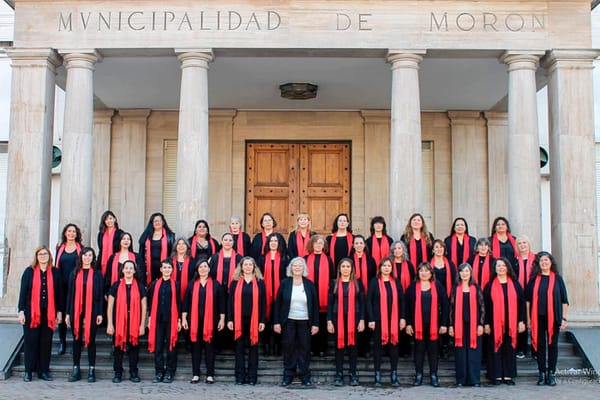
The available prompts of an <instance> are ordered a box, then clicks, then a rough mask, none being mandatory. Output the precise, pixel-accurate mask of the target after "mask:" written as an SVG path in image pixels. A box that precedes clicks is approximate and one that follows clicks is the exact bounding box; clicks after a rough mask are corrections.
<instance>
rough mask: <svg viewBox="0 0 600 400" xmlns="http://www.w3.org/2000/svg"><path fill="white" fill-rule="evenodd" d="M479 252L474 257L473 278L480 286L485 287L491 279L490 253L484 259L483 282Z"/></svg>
mask: <svg viewBox="0 0 600 400" xmlns="http://www.w3.org/2000/svg"><path fill="white" fill-rule="evenodd" d="M479 264H480V263H479V253H477V255H475V258H474V259H473V279H475V282H477V284H478V285H479V286H480V287H485V286H486V285H487V284H488V282H489V281H490V255H489V254H488V255H487V256H485V260H483V266H482V268H483V271H481V282H479Z"/></svg>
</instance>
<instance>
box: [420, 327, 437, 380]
mask: <svg viewBox="0 0 600 400" xmlns="http://www.w3.org/2000/svg"><path fill="white" fill-rule="evenodd" d="M438 348H439V342H438V340H431V339H430V337H429V326H428V325H423V340H418V339H415V370H416V372H417V374H422V373H423V365H424V364H425V353H427V360H428V361H429V373H430V374H437V371H438Z"/></svg>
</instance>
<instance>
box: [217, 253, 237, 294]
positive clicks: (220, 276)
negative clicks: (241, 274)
mask: <svg viewBox="0 0 600 400" xmlns="http://www.w3.org/2000/svg"><path fill="white" fill-rule="evenodd" d="M224 259H225V255H224V253H223V249H221V251H219V256H218V257H217V282H219V283H220V284H221V285H223V286H225V287H227V288H228V287H229V286H231V281H232V280H233V273H234V272H235V250H231V258H230V259H229V276H228V277H227V283H224V282H223V269H224V268H223V260H224ZM232 261H233V263H234V265H231V262H232Z"/></svg>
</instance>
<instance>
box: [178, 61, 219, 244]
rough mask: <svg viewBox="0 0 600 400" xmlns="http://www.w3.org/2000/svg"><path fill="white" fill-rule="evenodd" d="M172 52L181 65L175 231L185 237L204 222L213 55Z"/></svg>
mask: <svg viewBox="0 0 600 400" xmlns="http://www.w3.org/2000/svg"><path fill="white" fill-rule="evenodd" d="M175 51H176V53H177V54H178V56H177V58H178V59H179V61H180V62H181V97H180V101H179V131H178V138H177V223H176V231H177V234H178V235H186V236H187V235H190V234H192V233H193V229H194V222H195V221H196V220H197V219H198V218H208V171H209V162H208V63H209V62H211V61H212V59H213V53H212V50H210V49H182V50H179V49H177V50H175Z"/></svg>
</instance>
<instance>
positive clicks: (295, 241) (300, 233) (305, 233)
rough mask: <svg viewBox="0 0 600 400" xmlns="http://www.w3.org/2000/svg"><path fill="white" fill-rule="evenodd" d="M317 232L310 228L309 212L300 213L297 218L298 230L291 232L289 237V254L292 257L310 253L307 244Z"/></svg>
mask: <svg viewBox="0 0 600 400" xmlns="http://www.w3.org/2000/svg"><path fill="white" fill-rule="evenodd" d="M315 234H316V232H312V231H311V230H310V216H309V215H308V214H307V213H304V212H301V213H298V218H296V230H294V231H292V232H290V236H289V237H288V255H289V257H290V258H294V257H304V256H305V255H306V254H308V251H307V250H306V245H307V244H308V241H309V240H310V237H311V236H312V235H315Z"/></svg>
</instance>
